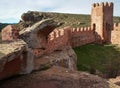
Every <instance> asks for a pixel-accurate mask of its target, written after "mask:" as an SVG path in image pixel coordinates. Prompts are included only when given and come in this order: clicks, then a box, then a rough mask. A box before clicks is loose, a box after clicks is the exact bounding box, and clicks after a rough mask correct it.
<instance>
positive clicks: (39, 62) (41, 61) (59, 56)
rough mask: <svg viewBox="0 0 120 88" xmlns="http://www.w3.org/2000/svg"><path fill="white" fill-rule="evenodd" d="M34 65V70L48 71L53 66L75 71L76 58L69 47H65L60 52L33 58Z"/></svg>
mask: <svg viewBox="0 0 120 88" xmlns="http://www.w3.org/2000/svg"><path fill="white" fill-rule="evenodd" d="M34 65H35V66H34V70H43V69H48V68H50V67H51V66H54V65H55V66H61V67H65V68H69V69H71V70H76V69H77V67H76V66H77V56H76V54H75V52H74V51H73V49H72V48H71V47H68V46H66V47H64V48H63V49H62V50H57V51H54V52H53V53H51V54H48V55H43V56H40V57H38V58H35V59H34Z"/></svg>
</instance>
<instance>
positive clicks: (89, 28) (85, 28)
mask: <svg viewBox="0 0 120 88" xmlns="http://www.w3.org/2000/svg"><path fill="white" fill-rule="evenodd" d="M85 31H92V29H91V27H80V28H79V27H78V28H72V29H71V32H85Z"/></svg>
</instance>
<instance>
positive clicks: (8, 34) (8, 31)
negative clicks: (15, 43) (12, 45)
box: [1, 25, 19, 41]
mask: <svg viewBox="0 0 120 88" xmlns="http://www.w3.org/2000/svg"><path fill="white" fill-rule="evenodd" d="M1 34H2V41H11V40H16V39H18V38H19V30H17V28H16V27H15V26H14V25H8V26H6V27H5V28H4V29H2V32H1Z"/></svg>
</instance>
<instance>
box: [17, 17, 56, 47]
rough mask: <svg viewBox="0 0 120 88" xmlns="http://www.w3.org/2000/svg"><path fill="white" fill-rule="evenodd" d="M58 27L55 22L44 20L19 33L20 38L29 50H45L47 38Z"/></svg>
mask: <svg viewBox="0 0 120 88" xmlns="http://www.w3.org/2000/svg"><path fill="white" fill-rule="evenodd" d="M57 26H58V23H57V22H54V21H53V20H51V19H45V20H42V21H39V22H37V23H35V24H34V25H33V26H31V27H27V28H25V29H23V30H21V31H20V33H19V34H20V37H21V39H23V40H24V41H25V42H26V43H27V44H28V46H29V47H30V48H38V49H45V48H46V44H47V37H48V34H49V33H50V32H52V31H53V30H54V29H55V28H56V27H57Z"/></svg>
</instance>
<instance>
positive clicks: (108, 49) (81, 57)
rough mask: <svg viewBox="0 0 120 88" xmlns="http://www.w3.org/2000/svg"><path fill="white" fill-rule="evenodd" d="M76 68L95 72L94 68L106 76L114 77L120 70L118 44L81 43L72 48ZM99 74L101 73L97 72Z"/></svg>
mask: <svg viewBox="0 0 120 88" xmlns="http://www.w3.org/2000/svg"><path fill="white" fill-rule="evenodd" d="M74 50H75V52H76V54H77V57H78V61H77V67H78V70H80V71H81V70H82V71H88V72H90V73H93V74H95V73H96V70H98V72H102V74H106V75H107V77H116V75H117V74H118V72H119V70H120V46H117V45H94V44H91V45H83V46H80V47H76V48H74ZM99 75H101V74H99Z"/></svg>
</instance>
